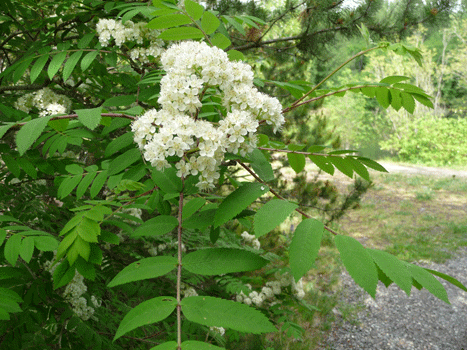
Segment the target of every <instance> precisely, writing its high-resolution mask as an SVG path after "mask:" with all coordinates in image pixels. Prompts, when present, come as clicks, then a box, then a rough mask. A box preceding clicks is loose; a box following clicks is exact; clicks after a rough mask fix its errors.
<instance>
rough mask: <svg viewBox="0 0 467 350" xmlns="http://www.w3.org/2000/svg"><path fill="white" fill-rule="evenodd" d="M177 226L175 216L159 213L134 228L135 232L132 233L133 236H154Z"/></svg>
mask: <svg viewBox="0 0 467 350" xmlns="http://www.w3.org/2000/svg"><path fill="white" fill-rule="evenodd" d="M177 226H178V220H177V218H176V217H173V216H169V215H159V216H156V217H155V218H152V219H149V220H148V221H146V222H145V223H144V224H142V225H141V226H140V227H138V228H137V229H136V230H135V233H134V234H133V235H132V237H133V238H135V237H141V236H146V237H155V236H160V235H164V234H166V233H169V232H170V231H172V230H173V229H174V228H175V227H177Z"/></svg>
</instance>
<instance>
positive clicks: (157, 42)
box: [96, 19, 164, 62]
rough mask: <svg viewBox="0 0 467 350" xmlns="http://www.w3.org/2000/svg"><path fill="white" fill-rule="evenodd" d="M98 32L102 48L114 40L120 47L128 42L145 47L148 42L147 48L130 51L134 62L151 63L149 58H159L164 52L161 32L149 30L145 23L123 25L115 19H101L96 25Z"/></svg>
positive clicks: (136, 48) (126, 23) (129, 22)
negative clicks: (160, 37) (160, 36)
mask: <svg viewBox="0 0 467 350" xmlns="http://www.w3.org/2000/svg"><path fill="white" fill-rule="evenodd" d="M96 30H97V33H98V35H99V42H100V43H101V44H102V46H108V45H109V43H110V40H111V39H112V38H113V39H114V40H115V45H117V46H118V47H120V46H122V45H123V43H124V42H126V41H131V42H135V43H137V44H139V45H143V44H144V43H145V41H148V42H149V44H148V45H147V47H134V48H132V49H131V50H130V57H131V58H132V59H133V60H139V61H141V62H149V56H152V57H154V58H157V57H159V56H160V55H161V54H162V52H163V51H164V49H163V48H162V47H163V45H164V42H163V41H162V40H161V39H157V37H158V36H159V34H160V32H159V31H157V30H153V29H149V28H147V27H146V23H144V22H138V23H134V22H132V21H126V22H125V23H122V21H115V20H113V19H100V20H99V22H98V23H97V25H96Z"/></svg>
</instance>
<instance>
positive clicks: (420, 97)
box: [411, 93, 434, 108]
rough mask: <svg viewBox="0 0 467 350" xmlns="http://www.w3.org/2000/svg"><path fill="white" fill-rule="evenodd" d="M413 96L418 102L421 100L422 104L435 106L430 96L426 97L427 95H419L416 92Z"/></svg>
mask: <svg viewBox="0 0 467 350" xmlns="http://www.w3.org/2000/svg"><path fill="white" fill-rule="evenodd" d="M411 95H412V97H413V98H414V99H416V100H417V101H418V102H420V103H421V104H422V105H424V106H427V107H429V108H434V106H433V102H431V101H430V100H429V99H428V98H426V97H425V96H423V95H419V94H415V93H412V94H411Z"/></svg>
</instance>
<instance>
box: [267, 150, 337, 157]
mask: <svg viewBox="0 0 467 350" xmlns="http://www.w3.org/2000/svg"><path fill="white" fill-rule="evenodd" d="M258 149H260V150H263V151H269V152H282V153H295V154H304V155H306V156H319V157H339V158H342V157H344V156H346V155H345V154H327V153H313V152H302V151H291V150H289V149H276V148H267V147H258Z"/></svg>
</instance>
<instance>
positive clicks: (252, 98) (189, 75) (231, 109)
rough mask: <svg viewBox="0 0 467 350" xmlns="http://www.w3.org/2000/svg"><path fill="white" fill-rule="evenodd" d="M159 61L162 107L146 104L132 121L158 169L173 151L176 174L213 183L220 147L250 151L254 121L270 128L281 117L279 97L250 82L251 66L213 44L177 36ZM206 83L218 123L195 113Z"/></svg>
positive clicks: (279, 122) (137, 139) (276, 125)
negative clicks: (220, 109) (220, 112)
mask: <svg viewBox="0 0 467 350" xmlns="http://www.w3.org/2000/svg"><path fill="white" fill-rule="evenodd" d="M161 62H162V65H163V68H164V70H165V71H166V72H167V75H165V76H164V77H163V78H162V80H161V92H160V97H159V100H158V102H159V103H160V104H161V106H162V109H160V110H159V111H157V110H154V109H153V110H150V111H148V112H146V113H145V114H144V115H142V116H141V117H140V118H138V119H137V120H136V121H135V122H134V123H133V124H132V131H133V132H134V139H135V142H136V143H138V145H139V147H140V149H141V150H142V151H143V154H144V158H145V159H146V160H147V161H149V162H151V165H152V166H154V167H156V168H157V169H159V170H163V169H164V168H168V167H170V164H169V163H168V162H167V160H166V158H167V157H169V156H177V157H180V158H181V159H180V160H179V161H178V162H177V163H176V165H175V166H176V168H177V169H178V172H177V175H178V176H179V177H182V176H183V177H186V176H188V175H194V176H196V175H198V174H199V183H198V184H197V186H198V187H199V188H200V189H201V190H207V189H210V188H213V187H214V181H215V180H216V179H218V178H219V165H220V164H221V161H222V159H223V157H224V154H225V152H231V153H235V154H240V155H242V156H245V155H246V154H247V153H250V152H251V151H252V150H253V149H254V147H255V146H256V143H257V138H256V135H255V132H256V129H257V128H258V126H259V121H262V120H264V121H265V122H266V123H268V124H271V125H273V126H274V131H277V130H278V129H279V128H280V127H281V126H282V124H283V123H284V117H283V115H282V113H281V110H282V106H281V104H280V102H279V101H278V100H277V99H276V98H273V97H269V96H267V95H265V94H262V93H260V92H259V91H258V90H257V89H256V88H254V87H253V72H252V70H251V67H250V66H249V65H247V64H245V63H242V62H230V61H229V59H228V56H227V54H226V53H225V52H224V51H222V50H220V49H219V48H217V47H209V46H208V45H207V44H206V43H204V42H182V43H180V44H176V45H173V46H172V47H170V49H168V50H167V51H165V52H164V53H163V54H162V56H161ZM208 88H214V89H215V91H216V93H217V94H218V96H219V97H221V99H222V104H223V106H224V107H225V108H226V111H227V115H226V116H225V117H224V118H223V119H221V120H220V121H219V123H218V126H217V127H216V126H214V125H213V123H211V122H208V121H206V120H203V119H200V118H199V116H198V113H199V110H200V108H201V107H202V103H201V100H202V97H203V96H204V94H205V92H206V90H207V89H208ZM188 154H190V156H188Z"/></svg>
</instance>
